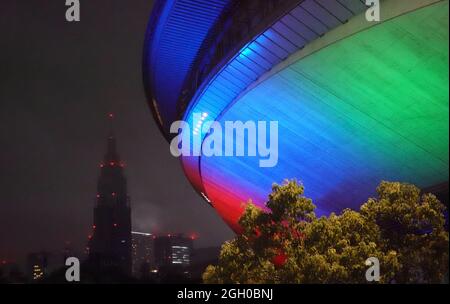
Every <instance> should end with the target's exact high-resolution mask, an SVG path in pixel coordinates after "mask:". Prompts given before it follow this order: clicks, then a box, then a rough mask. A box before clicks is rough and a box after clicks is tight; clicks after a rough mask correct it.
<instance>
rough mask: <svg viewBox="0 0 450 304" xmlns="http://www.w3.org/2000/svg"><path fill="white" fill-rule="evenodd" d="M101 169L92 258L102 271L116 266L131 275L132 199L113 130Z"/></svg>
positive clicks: (90, 253)
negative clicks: (128, 191)
mask: <svg viewBox="0 0 450 304" xmlns="http://www.w3.org/2000/svg"><path fill="white" fill-rule="evenodd" d="M110 118H112V115H110ZM100 168H101V171H100V176H99V178H98V185H97V196H96V204H95V207H94V224H93V226H92V228H93V233H92V236H91V240H90V244H89V258H90V261H91V262H92V263H93V264H94V265H96V266H97V267H100V270H101V269H102V268H116V269H119V270H120V271H122V272H123V273H124V274H126V275H131V208H130V199H129V196H128V193H127V180H126V178H125V176H124V165H123V163H122V161H121V159H120V157H119V154H118V153H117V149H116V139H115V137H114V135H113V134H112V132H111V133H110V136H109V137H108V141H107V151H106V154H105V156H104V159H103V162H102V163H101V164H100Z"/></svg>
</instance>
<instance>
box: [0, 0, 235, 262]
mask: <svg viewBox="0 0 450 304" xmlns="http://www.w3.org/2000/svg"><path fill="white" fill-rule="evenodd" d="M80 3H81V21H80V22H72V23H69V22H67V21H66V20H65V11H66V9H67V7H66V6H65V0H40V1H33V0H27V1H17V0H1V2H0V121H1V128H0V165H1V166H0V190H1V193H0V259H2V258H3V259H11V260H17V261H21V260H23V258H24V257H25V255H26V254H27V253H29V252H32V251H40V250H43V249H46V250H60V249H62V248H63V246H64V243H65V242H66V241H70V242H71V243H72V244H73V247H74V248H76V249H81V248H84V246H85V244H86V241H87V235H88V234H89V232H90V227H91V225H92V212H93V206H94V199H95V194H96V181H97V177H98V174H99V163H100V161H101V160H102V158H103V154H104V152H105V149H106V138H107V135H108V130H109V124H108V121H107V118H106V114H107V113H108V112H114V113H115V114H116V121H115V126H114V129H115V133H116V137H117V141H118V150H119V153H120V155H121V157H122V159H123V160H124V161H125V163H126V166H127V167H126V171H125V172H126V176H127V178H128V189H129V195H130V196H131V206H132V221H133V229H134V230H137V231H145V232H156V233H167V232H185V233H191V232H196V233H198V234H199V237H200V238H199V239H198V241H197V242H196V246H197V247H205V246H216V245H219V244H221V243H222V242H223V241H224V240H226V239H230V238H232V237H233V234H232V232H231V230H230V229H229V228H228V227H227V226H226V225H225V223H224V222H223V221H222V220H221V219H220V217H219V216H218V214H217V213H216V212H215V210H214V209H213V208H211V207H210V206H209V205H208V204H207V203H206V202H204V201H203V200H202V199H201V198H200V197H199V196H198V195H197V194H196V193H195V192H194V190H193V188H192V187H191V185H190V184H189V183H188V181H187V179H186V177H185V176H184V174H183V172H182V168H181V165H180V163H179V160H178V159H176V158H174V157H173V156H171V154H170V152H169V144H168V143H167V142H166V141H165V139H164V138H163V136H162V135H161V134H160V132H159V130H158V128H157V126H156V124H155V122H154V121H153V118H152V116H151V113H150V110H149V108H148V106H147V104H146V99H145V94H144V89H143V84H142V70H141V61H142V49H143V40H144V33H145V30H146V25H147V22H148V18H149V15H150V12H151V7H152V1H151V0H133V1H124V0H81V1H80Z"/></svg>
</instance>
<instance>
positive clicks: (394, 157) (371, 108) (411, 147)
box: [143, 0, 449, 231]
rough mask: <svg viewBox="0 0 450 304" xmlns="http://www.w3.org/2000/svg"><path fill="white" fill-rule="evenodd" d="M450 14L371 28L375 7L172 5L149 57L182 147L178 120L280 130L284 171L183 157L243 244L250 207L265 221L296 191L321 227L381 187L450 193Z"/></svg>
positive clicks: (386, 17)
mask: <svg viewBox="0 0 450 304" xmlns="http://www.w3.org/2000/svg"><path fill="white" fill-rule="evenodd" d="M448 4H449V3H448V0H446V1H436V0H408V1H405V0H385V1H381V4H380V8H381V11H380V16H381V21H380V22H369V21H367V19H366V10H367V9H368V8H367V7H366V5H365V1H364V0H361V1H359V0H304V1H299V0H267V1H258V0H248V1H234V0H167V1H161V0H160V1H157V2H156V4H155V7H154V9H153V12H152V16H151V20H150V23H149V26H148V30H147V36H146V42H145V50H144V64H143V69H144V82H145V87H146V92H147V96H148V102H149V105H150V107H151V108H152V111H153V114H154V117H155V120H156V122H157V124H158V126H159V128H160V129H161V132H162V133H163V134H164V136H165V137H166V138H167V139H168V140H169V141H170V139H171V138H172V137H173V136H174V135H175V134H171V133H170V126H171V124H172V122H174V121H177V120H184V121H187V122H189V123H190V125H191V126H192V127H194V126H197V125H201V124H202V123H205V122H209V121H217V122H219V123H221V124H223V123H224V122H225V121H244V122H245V121H249V120H251V121H278V134H279V137H278V138H279V143H278V151H279V152H278V164H277V165H276V166H274V167H269V168H261V167H259V162H258V160H259V159H258V158H255V157H250V156H244V157H206V156H199V157H197V156H183V157H182V158H181V163H182V166H183V169H184V171H185V174H186V176H187V177H188V179H189V180H190V182H191V183H192V185H193V186H194V188H195V189H196V190H197V191H198V192H199V193H200V194H201V195H202V196H203V197H204V199H205V200H206V201H208V202H209V203H210V204H211V205H212V206H213V207H214V208H215V209H216V210H217V211H218V212H219V214H220V215H221V216H222V217H223V219H224V220H225V221H226V222H227V223H228V224H229V225H230V226H231V227H232V228H233V229H234V230H235V231H238V230H239V227H238V225H237V220H238V218H239V216H240V215H241V214H242V211H243V208H244V205H243V204H242V202H247V201H248V200H249V199H252V201H253V202H254V203H255V204H257V205H258V206H260V207H261V208H264V203H265V201H266V200H267V195H268V194H269V193H270V191H271V185H272V183H274V182H277V183H280V182H281V181H282V180H284V179H286V178H297V179H298V180H300V181H302V183H303V184H304V186H305V195H306V196H308V197H311V198H312V199H313V201H314V203H315V204H316V205H317V212H318V213H319V214H328V213H330V212H332V211H339V210H342V209H343V208H358V207H359V205H360V204H361V203H363V202H364V201H365V200H366V199H367V198H368V197H369V196H371V195H374V190H375V188H376V186H377V185H378V184H379V182H380V181H381V180H398V181H403V182H411V183H414V184H416V185H418V186H420V187H430V186H434V185H437V184H440V183H448V173H449V171H448V152H449V151H448V147H449V145H448V143H449V141H448V139H449V91H448V80H449V79H448V78H449V77H448V34H449V33H448V9H449V8H448ZM194 113H205V114H204V116H203V120H202V121H201V122H198V121H195V120H194V119H195V118H196V117H195V116H194V115H193V114H194ZM209 135H210V133H208V132H201V131H200V134H199V136H200V137H201V139H202V140H204V139H205V138H207V136H209ZM244 141H245V144H247V143H248V138H244Z"/></svg>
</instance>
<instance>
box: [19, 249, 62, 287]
mask: <svg viewBox="0 0 450 304" xmlns="http://www.w3.org/2000/svg"><path fill="white" fill-rule="evenodd" d="M60 266H62V263H61V261H60V258H59V256H57V255H55V254H53V253H50V252H46V251H42V252H35V253H30V254H29V255H28V257H27V270H26V276H27V277H28V278H29V279H30V280H32V281H40V280H43V279H44V278H45V277H47V276H48V275H49V274H50V273H51V272H53V271H54V270H56V269H57V268H58V267H60Z"/></svg>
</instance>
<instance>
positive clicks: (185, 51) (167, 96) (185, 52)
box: [144, 0, 230, 130]
mask: <svg viewBox="0 0 450 304" xmlns="http://www.w3.org/2000/svg"><path fill="white" fill-rule="evenodd" d="M229 2H230V1H229V0H195V1H193V0H158V1H157V3H156V4H155V7H156V8H157V9H156V11H155V12H154V13H153V14H152V19H154V20H151V23H150V24H152V22H155V28H154V29H152V30H151V31H150V32H149V33H148V34H147V38H146V45H147V46H150V47H148V48H146V50H145V54H144V57H145V58H144V71H145V72H146V73H147V76H148V79H146V81H148V82H149V83H146V86H148V89H149V90H151V93H152V95H153V96H154V98H155V100H156V102H157V103H158V105H159V107H158V109H159V112H160V113H159V114H160V115H161V118H162V120H163V123H164V128H165V129H166V130H168V128H169V127H170V123H172V120H173V119H175V117H176V114H175V113H176V104H177V101H178V97H179V96H180V94H181V87H182V85H183V82H184V79H185V77H186V76H187V74H188V72H189V70H190V69H191V66H192V64H193V62H194V60H195V58H196V56H197V54H198V52H199V50H200V48H201V46H202V43H203V42H204V40H205V38H206V36H207V34H208V31H209V30H210V29H211V27H212V26H213V25H214V23H215V22H216V20H217V18H218V16H219V15H220V13H221V12H222V10H223V9H224V8H225V7H226V5H227V4H228V3H229ZM158 8H159V9H158ZM156 20H157V22H156ZM150 82H151V84H150Z"/></svg>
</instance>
